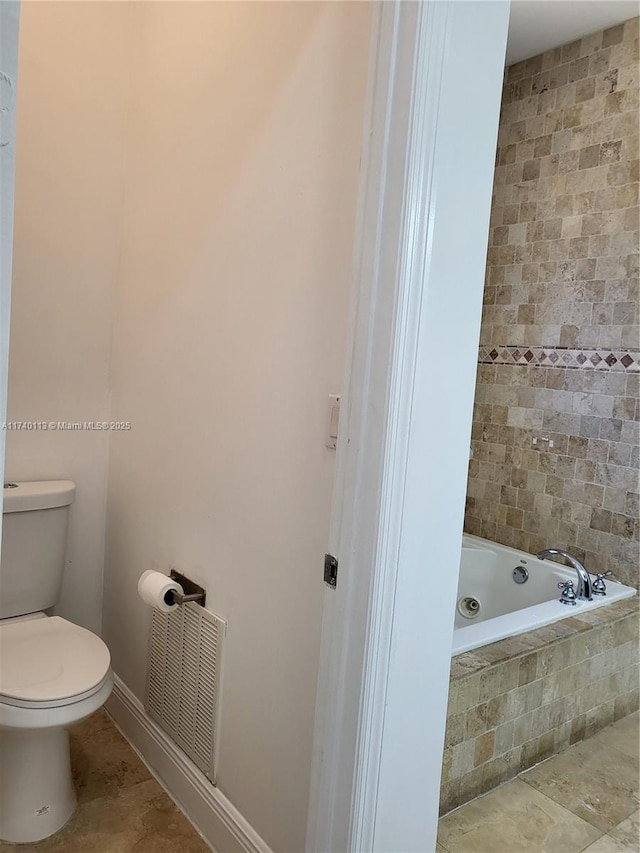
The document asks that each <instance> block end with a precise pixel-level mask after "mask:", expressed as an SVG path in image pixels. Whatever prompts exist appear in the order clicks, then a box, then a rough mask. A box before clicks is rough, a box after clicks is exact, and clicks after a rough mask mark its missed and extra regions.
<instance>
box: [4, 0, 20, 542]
mask: <svg viewBox="0 0 640 853" xmlns="http://www.w3.org/2000/svg"><path fill="white" fill-rule="evenodd" d="M19 18H20V4H19V3H18V2H17V0H0V75H1V77H2V79H0V110H2V115H1V116H0V127H1V130H0V424H1V425H2V428H1V429H0V479H1V480H2V482H4V449H5V438H6V431H5V428H4V424H5V422H6V418H7V383H8V377H9V314H10V307H11V267H12V261H13V201H14V184H15V174H16V84H17V77H18V23H19ZM3 497H4V490H0V521H1V519H2V504H3ZM0 529H1V524H0Z"/></svg>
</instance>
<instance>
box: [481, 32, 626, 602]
mask: <svg viewBox="0 0 640 853" xmlns="http://www.w3.org/2000/svg"><path fill="white" fill-rule="evenodd" d="M614 29H615V38H616V39H619V40H617V41H616V42H615V43H614V42H610V41H609V39H610V38H611V36H610V35H607V34H608V33H609V31H603V32H601V33H595V34H592V35H590V36H586V37H585V38H583V39H581V40H579V41H578V42H576V43H572V44H571V45H565V46H564V47H561V48H559V49H558V50H557V51H548V52H547V53H545V54H544V55H542V56H541V57H537V58H534V60H531V61H530V63H529V67H530V68H533V67H537V66H538V65H539V68H538V70H537V71H536V72H535V73H529V72H521V70H520V68H521V64H520V63H518V65H517V66H516V67H515V70H513V69H509V70H508V72H507V82H506V85H505V88H504V95H503V110H502V116H501V126H500V130H499V135H498V138H499V146H500V147H499V151H498V163H499V165H498V167H497V169H496V177H495V205H494V211H493V214H492V226H493V231H492V235H491V241H490V247H489V251H488V254H487V282H488V288H487V293H486V298H485V311H484V314H483V323H482V329H481V333H480V339H481V344H482V346H481V351H480V359H479V360H480V362H481V364H480V367H481V370H480V371H479V373H478V383H477V398H478V400H479V401H482V402H483V403H485V404H490V405H484V406H478V407H476V411H475V413H474V432H473V439H472V442H473V449H474V454H475V457H476V458H478V459H481V458H483V457H482V456H481V454H482V445H483V444H484V443H489V439H488V438H487V436H488V434H489V432H490V431H491V428H492V427H493V426H495V425H497V424H498V420H497V412H496V411H495V410H496V409H497V408H498V406H499V407H500V408H501V411H500V423H507V424H508V425H509V427H510V429H511V430H512V431H513V432H514V433H515V434H516V436H517V438H516V444H520V446H525V445H527V444H528V445H529V447H530V446H531V439H532V437H533V436H534V435H536V434H538V435H539V434H540V433H541V432H543V431H544V432H546V433H549V432H553V433H554V434H555V435H556V437H560V436H562V437H564V439H565V441H566V439H570V440H573V439H575V438H589V439H592V440H594V441H598V442H600V444H599V445H598V447H596V446H595V444H593V445H592V446H591V447H590V448H589V451H590V452H585V449H584V448H579V447H577V446H576V444H575V442H574V441H572V443H571V449H569V447H562V448H561V441H560V440H558V441H557V442H556V447H555V448H554V449H553V450H552V449H551V448H546V449H543V451H541V452H540V451H539V452H537V453H535V454H530V453H528V454H527V455H526V456H523V457H521V458H520V459H519V460H518V461H517V462H514V464H515V465H516V466H517V469H518V472H519V481H518V482H515V481H514V479H513V476H512V475H511V474H509V473H507V472H505V470H504V469H503V468H502V467H501V465H500V462H501V461H507V460H508V453H507V450H508V447H509V445H508V444H507V442H506V441H503V440H500V439H496V438H495V437H492V438H491V440H490V456H491V460H492V461H494V462H496V463H497V464H495V465H493V466H491V467H490V466H484V467H478V468H476V470H475V471H474V474H473V478H474V483H473V487H471V486H470V490H469V494H470V496H472V497H473V498H474V502H473V503H472V504H469V505H468V506H467V511H466V522H465V524H466V529H467V530H468V531H469V532H474V533H476V534H480V535H483V536H486V537H487V538H493V539H495V540H496V541H498V542H502V543H503V544H505V545H514V546H516V547H519V548H522V549H524V550H526V549H527V548H529V549H530V550H535V549H534V546H533V544H532V543H533V542H539V541H542V542H543V543H544V544H546V545H548V544H549V543H550V541H551V539H557V540H558V541H559V542H561V544H562V545H564V546H565V547H570V548H580V549H581V550H582V551H583V552H584V554H585V557H586V558H588V560H589V565H588V567H589V568H590V570H592V571H594V572H595V571H602V570H605V569H610V568H612V569H613V570H614V571H615V572H616V574H617V575H618V576H619V577H620V579H621V580H623V581H624V582H626V583H629V584H631V585H633V586H638V585H639V580H640V577H639V571H638V559H637V557H638V554H637V548H636V549H635V551H634V552H633V553H632V551H631V549H630V548H629V547H625V545H628V544H629V543H631V542H635V541H636V537H637V513H634V512H633V508H632V506H631V505H629V506H627V504H626V501H627V494H628V493H629V492H633V493H635V494H637V473H636V469H635V465H634V462H633V458H632V452H631V448H632V446H634V445H636V446H637V441H638V439H637V435H636V436H635V438H634V437H632V436H633V435H634V434H635V432H637V429H638V427H637V421H636V418H637V414H636V408H637V397H638V391H637V388H636V390H635V391H634V392H633V393H632V394H626V395H625V392H624V390H623V389H622V388H621V386H620V380H624V379H625V378H626V377H625V375H624V371H625V370H627V368H628V367H629V365H632V367H633V370H634V371H637V370H638V363H637V349H638V340H639V339H640V329H639V327H638V322H637V318H638V294H637V275H638V272H637V265H638V261H637V258H638V244H639V233H638V213H637V208H636V207H634V205H637V198H638V165H637V162H638V161H637V158H638V149H639V142H638V121H637V108H638V107H637V103H638V61H637V50H638V48H637V29H638V19H634V20H632V21H629V22H627V23H625V24H624V25H620V26H618V27H616V28H614ZM605 42H606V46H605V47H603V44H604V43H605ZM576 45H578V47H579V50H580V55H576V56H574V53H576V51H577V50H578V47H576ZM570 57H571V58H570ZM512 74H515V76H513V77H512V76H511V75H512ZM489 291H490V292H489ZM482 347H484V348H485V352H484V354H483V351H482ZM527 347H529V348H534V349H535V348H536V347H540V348H542V349H544V348H545V347H546V348H547V350H548V352H546V353H545V358H546V359H549V356H553V358H554V359H555V361H554V362H552V361H549V360H547V361H546V364H547V365H549V366H548V367H546V366H545V367H543V366H540V362H539V360H538V356H537V354H535V353H532V352H529V354H528V357H527V358H525V354H526V348H527ZM599 348H600V349H601V350H602V352H601V353H600V352H597V350H598V349H599ZM492 349H493V351H494V352H496V353H497V354H496V355H494V356H490V353H491V352H492ZM506 350H509V352H508V353H507V356H508V357H507V358H506V360H504V364H500V360H501V359H503V354H504V353H503V351H504V352H506ZM570 351H572V352H573V353H574V357H577V356H578V354H580V358H581V359H582V362H580V363H571V364H570V369H569V368H567V367H565V361H564V359H565V358H567V357H568V353H569V352H570ZM514 352H517V353H518V358H520V359H521V360H522V361H527V362H528V363H530V365H531V366H530V367H529V368H528V369H529V371H530V375H529V377H528V379H527V380H526V382H525V383H524V384H523V383H522V380H521V376H520V374H519V373H518V370H519V367H518V365H516V364H515V363H513V362H514V359H512V358H511V356H513V354H514ZM496 358H497V360H498V362H497V365H496V366H498V365H499V367H498V370H497V371H494V373H493V374H492V375H491V374H490V373H489V372H488V371H486V372H483V371H482V368H484V367H485V366H486V367H490V366H491V365H492V364H493V362H494V361H495V360H496ZM592 358H595V359H600V360H601V365H600V368H603V367H604V368H606V369H604V370H603V369H594V366H595V364H594V362H592V361H591V359H592ZM634 358H635V361H634ZM510 359H511V360H510ZM605 359H606V361H605ZM612 359H613V360H612ZM622 359H624V360H625V361H624V362H623V361H622ZM515 360H516V361H517V358H516V359H515ZM483 362H487V363H486V364H484V363H483ZM490 363H491V364H490ZM618 371H620V372H618ZM536 373H537V374H538V375H536ZM576 374H578V375H576ZM543 375H548V378H547V381H544V380H543ZM581 383H583V385H582V387H581ZM534 389H538V393H536V394H534V393H533V391H534ZM514 391H517V393H516V394H514ZM512 443H513V442H512ZM623 445H625V446H623ZM575 450H577V451H578V452H574V451H575ZM596 450H597V451H598V454H599V455H598V456H597V458H596V457H595V456H594V452H595V451H596ZM603 454H604V455H603ZM488 458H489V457H488V456H487V459H488ZM509 461H511V460H509ZM596 463H599V465H596ZM540 475H542V477H543V482H542V483H540V481H539V480H538V479H537V478H538V477H539V476H540ZM632 480H633V483H634V484H635V485H633V484H632ZM584 484H587V485H588V486H591V485H593V484H597V485H598V486H599V487H600V488H589V489H587V488H585V487H584ZM494 485H497V486H498V495H497V497H496V494H495V491H494V490H493V489H491V488H490V487H491V486H494ZM602 487H604V489H606V500H605V492H604V489H603V488H602ZM540 494H543V495H545V496H550V497H554V498H556V499H557V500H558V501H563V502H564V503H565V504H566V506H565V507H564V509H563V516H562V518H561V523H558V521H557V516H556V514H555V510H554V511H553V512H550V511H549V509H548V508H545V507H544V506H543V505H542V504H541V503H540V502H536V500H535V498H536V497H537V496H538V495H540ZM589 508H590V509H596V510H600V512H597V513H595V514H590V513H589V512H588V510H589ZM607 513H609V515H607ZM568 516H570V517H568ZM614 516H615V517H614ZM594 532H595V534H597V535H595V536H594V535H593V534H594ZM541 547H542V546H541Z"/></svg>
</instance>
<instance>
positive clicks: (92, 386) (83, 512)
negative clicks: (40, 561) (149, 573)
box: [6, 2, 131, 631]
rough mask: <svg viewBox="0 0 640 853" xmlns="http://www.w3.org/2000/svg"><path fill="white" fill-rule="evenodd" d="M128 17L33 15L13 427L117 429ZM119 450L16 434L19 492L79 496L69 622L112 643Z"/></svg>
mask: <svg viewBox="0 0 640 853" xmlns="http://www.w3.org/2000/svg"><path fill="white" fill-rule="evenodd" d="M130 11H131V4H127V3H113V4H107V3H91V4H84V3H62V2H56V3H39V2H29V3H24V4H22V11H21V21H20V54H19V72H18V80H19V83H18V136H17V166H16V210H15V243H14V245H15V252H14V270H13V294H12V311H11V348H10V372H9V406H8V420H9V421H45V422H49V421H65V422H80V421H97V420H108V417H109V388H108V381H109V357H110V337H111V301H112V294H113V290H114V286H115V280H116V276H117V270H118V256H119V246H120V230H121V214H122V193H123V177H124V162H123V151H124V129H125V97H124V94H125V93H126V91H127V87H128V85H129V57H130V55H131V50H130V43H129V36H128V34H129V32H130V27H129V21H128V19H129V17H130ZM107 440H108V439H107V436H106V435H105V433H102V432H95V431H94V432H90V431H86V432H77V431H70V432H62V431H53V430H47V431H43V430H38V431H8V432H7V455H6V478H7V479H10V480H20V479H24V480H38V479H50V478H51V479H54V478H58V477H63V478H64V477H70V478H72V479H73V480H75V482H76V484H77V488H78V491H77V501H76V503H75V505H74V506H73V508H72V513H71V522H70V530H69V548H68V561H67V566H66V571H65V579H64V588H63V592H62V598H61V601H60V603H59V607H58V612H59V613H60V614H61V615H63V616H66V617H68V618H70V619H72V620H73V621H74V622H77V623H79V624H82V625H85V626H86V627H88V628H90V629H92V630H96V631H99V630H100V622H101V607H102V570H103V560H104V513H105V493H106V458H107Z"/></svg>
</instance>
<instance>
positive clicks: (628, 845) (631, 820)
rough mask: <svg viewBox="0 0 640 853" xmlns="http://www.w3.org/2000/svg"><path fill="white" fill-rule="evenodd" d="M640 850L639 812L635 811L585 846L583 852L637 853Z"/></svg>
mask: <svg viewBox="0 0 640 853" xmlns="http://www.w3.org/2000/svg"><path fill="white" fill-rule="evenodd" d="M638 850H640V812H635V814H632V815H631V817H628V818H627V819H626V820H624V821H622V823H620V824H618V826H616V827H615V829H612V830H611V832H610V833H608V834H607V835H603V836H602V838H599V839H598V840H597V841H596V842H594V843H593V844H590V845H589V847H587V848H586V850H585V851H584V853H638Z"/></svg>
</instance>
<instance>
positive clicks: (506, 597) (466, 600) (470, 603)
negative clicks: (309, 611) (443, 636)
mask: <svg viewBox="0 0 640 853" xmlns="http://www.w3.org/2000/svg"><path fill="white" fill-rule="evenodd" d="M587 568H588V567H587ZM514 569H518V572H517V573H516V574H517V575H518V576H519V577H520V578H521V577H522V576H523V575H524V574H525V572H522V569H525V570H526V576H527V579H526V581H525V582H524V583H517V582H516V581H515V580H514ZM567 580H572V581H573V582H574V585H575V586H576V587H577V573H576V571H575V570H574V569H573V568H571V567H570V566H564V565H561V564H560V563H556V562H553V561H550V560H539V559H538V558H537V557H535V556H533V555H532V554H527V553H524V552H522V551H517V550H516V549H514V548H509V547H507V546H506V545H498V544H497V543H495V542H490V541H488V540H486V539H481V538H480V537H478V536H471V535H469V534H465V535H464V537H463V543H462V557H461V562H460V580H459V583H458V599H457V600H458V604H459V607H458V609H457V610H456V618H455V627H454V632H453V645H452V655H458V654H461V653H462V652H466V651H470V650H471V649H475V648H478V647H480V646H485V645H488V644H489V643H494V642H497V641H498V640H503V639H505V638H506V637H511V636H513V635H515V634H522V633H524V632H525V631H532V630H534V629H535V628H541V627H543V626H544V625H550V624H551V623H553V622H556V621H558V620H559V619H563V618H566V617H568V616H577V615H579V614H580V613H584V612H585V611H586V610H591V609H593V608H596V607H602V606H605V605H607V604H611V603H613V602H614V601H619V600H620V599H622V598H629V597H631V596H632V595H635V593H636V590H635V589H633V588H632V587H629V586H625V585H624V584H621V583H617V582H616V581H615V580H613V579H612V578H607V594H606V595H604V596H594V597H593V601H578V602H577V603H576V604H575V605H567V604H562V603H561V602H560V590H559V589H558V583H559V582H561V581H567ZM463 614H467V615H463Z"/></svg>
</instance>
